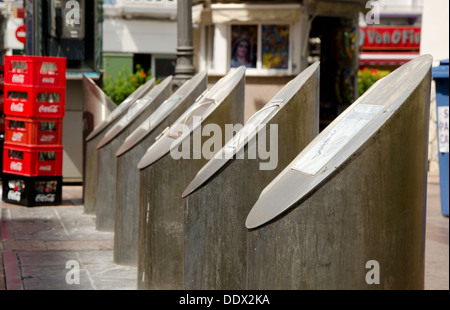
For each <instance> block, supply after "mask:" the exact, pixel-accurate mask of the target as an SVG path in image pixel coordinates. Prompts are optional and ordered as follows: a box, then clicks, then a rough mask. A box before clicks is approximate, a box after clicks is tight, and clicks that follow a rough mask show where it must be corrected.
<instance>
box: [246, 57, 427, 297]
mask: <svg viewBox="0 0 450 310" xmlns="http://www.w3.org/2000/svg"><path fill="white" fill-rule="evenodd" d="M431 64H432V58H431V56H429V55H424V56H420V57H417V58H415V59H414V60H411V61H410V62H408V63H407V64H405V65H403V66H402V67H400V68H398V69H397V70H395V71H394V72H392V73H391V74H389V75H388V76H386V77H385V78H383V79H382V80H380V81H379V82H378V83H376V84H375V85H374V86H372V88H371V89H370V91H369V92H368V93H367V94H366V95H365V96H363V97H361V98H360V99H359V100H357V101H356V102H355V103H354V104H352V105H351V106H350V107H349V108H348V109H347V110H346V111H344V112H343V113H342V114H341V115H340V116H339V117H338V118H337V119H336V120H335V121H333V122H332V123H331V124H330V125H329V126H328V127H327V128H326V129H325V130H324V131H322V132H321V133H320V134H319V136H317V137H316V138H315V139H314V140H313V141H312V142H311V143H310V144H309V145H308V146H307V147H306V148H305V149H304V150H303V151H302V152H301V153H300V154H299V155H298V156H297V157H296V158H295V159H294V160H293V162H292V163H290V164H289V165H288V166H287V167H286V168H285V169H284V170H283V171H282V172H281V173H280V174H279V175H278V176H277V177H276V178H275V179H274V180H273V181H272V182H271V183H270V184H269V185H268V186H267V187H266V188H265V189H264V190H263V192H262V193H261V195H260V197H259V199H258V201H257V202H256V203H255V205H254V207H253V208H252V210H251V211H250V213H249V215H248V217H247V220H246V227H248V228H249V229H250V230H249V234H248V240H249V241H248V254H249V263H248V288H249V289H271V288H276V289H423V285H424V247H425V244H424V240H425V214H426V213H425V211H426V187H427V161H428V156H427V154H428V126H429V104H430V85H431ZM362 105H368V106H381V107H382V109H381V111H380V112H379V113H378V114H376V115H375V116H374V115H373V114H372V113H368V114H364V113H362V111H364V109H362V110H361V109H360V110H355V109H356V108H357V107H358V106H362ZM355 111H358V113H359V116H358V114H356V113H354V112H355ZM357 117H359V118H360V119H361V120H364V119H365V120H368V121H367V122H365V124H363V126H356V127H357V129H355V130H357V132H356V133H355V134H352V135H349V139H348V140H346V139H343V138H342V137H343V135H340V134H339V132H338V131H341V130H343V128H344V129H345V128H346V126H347V125H348V124H344V125H345V126H342V122H348V121H349V120H350V119H351V118H357ZM352 122H353V120H352ZM345 130H347V129H345ZM318 145H319V146H320V147H319V148H317V146H318ZM329 146H333V147H331V148H330V147H329ZM334 148H338V151H337V152H334V151H333V149H334ZM318 150H320V152H319V151H318ZM312 153H313V154H314V153H315V155H317V156H319V157H320V156H324V157H327V158H325V159H323V158H322V159H318V160H320V161H322V162H321V163H320V165H319V167H321V168H320V169H317V167H315V168H314V169H308V168H307V167H308V165H307V164H304V161H306V163H313V161H311V159H312V158H313V157H314V156H313V157H311V156H310V155H311V154H312ZM326 153H327V154H328V155H327V154H326ZM305 168H306V169H305ZM314 171H317V173H314ZM372 260H374V261H377V262H378V263H379V268H380V283H379V284H368V282H366V276H367V273H368V272H369V269H367V267H366V264H367V263H368V262H369V261H372ZM267 266H271V268H267ZM369 282H370V281H369Z"/></svg>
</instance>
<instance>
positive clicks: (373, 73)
mask: <svg viewBox="0 0 450 310" xmlns="http://www.w3.org/2000/svg"><path fill="white" fill-rule="evenodd" d="M389 73H391V71H389V70H379V69H373V68H362V69H361V70H359V71H358V95H359V96H361V95H362V94H364V92H365V91H366V90H368V89H369V88H370V86H372V85H373V84H374V83H375V82H376V81H378V80H379V79H381V78H383V77H385V76H386V75H388V74H389Z"/></svg>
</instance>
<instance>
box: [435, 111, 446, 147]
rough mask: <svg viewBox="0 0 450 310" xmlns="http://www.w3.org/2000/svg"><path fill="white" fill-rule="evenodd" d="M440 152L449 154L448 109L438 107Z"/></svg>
mask: <svg viewBox="0 0 450 310" xmlns="http://www.w3.org/2000/svg"><path fill="white" fill-rule="evenodd" d="M437 111H438V119H437V125H438V138H439V143H438V144H439V152H440V153H448V107H437Z"/></svg>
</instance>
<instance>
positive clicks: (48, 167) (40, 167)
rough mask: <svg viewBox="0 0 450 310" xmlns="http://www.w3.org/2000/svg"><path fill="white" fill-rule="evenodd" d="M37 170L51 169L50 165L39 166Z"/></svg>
mask: <svg viewBox="0 0 450 310" xmlns="http://www.w3.org/2000/svg"><path fill="white" fill-rule="evenodd" d="M39 171H52V166H50V165H47V166H39Z"/></svg>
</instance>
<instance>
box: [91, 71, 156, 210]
mask: <svg viewBox="0 0 450 310" xmlns="http://www.w3.org/2000/svg"><path fill="white" fill-rule="evenodd" d="M154 86H155V78H152V79H150V80H148V81H147V82H146V83H145V84H143V85H141V86H140V87H139V88H138V89H136V90H135V91H134V92H133V93H132V94H131V95H130V96H128V97H127V98H126V99H125V100H124V101H123V102H122V103H121V104H120V105H119V106H117V108H115V109H114V110H113V111H112V112H111V113H110V114H109V115H108V116H107V117H106V119H105V120H104V121H103V122H101V123H100V124H98V125H97V126H96V127H95V128H94V130H92V131H91V133H90V134H89V135H88V136H87V137H86V139H85V149H86V150H85V159H84V171H85V173H84V176H83V178H84V180H83V203H84V212H85V213H86V214H95V213H96V210H95V203H96V200H97V173H98V152H97V144H98V143H99V142H100V141H101V140H102V139H103V135H104V134H105V133H106V132H107V131H108V130H109V129H110V128H112V127H113V126H114V125H115V124H116V122H118V121H119V120H120V117H121V116H122V115H123V114H124V113H126V111H127V109H128V108H129V107H130V106H131V105H132V104H133V103H134V102H135V101H136V100H139V99H140V98H142V97H143V96H145V95H146V94H147V93H148V92H149V91H150V90H151V89H152V88H153V87H154Z"/></svg>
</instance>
